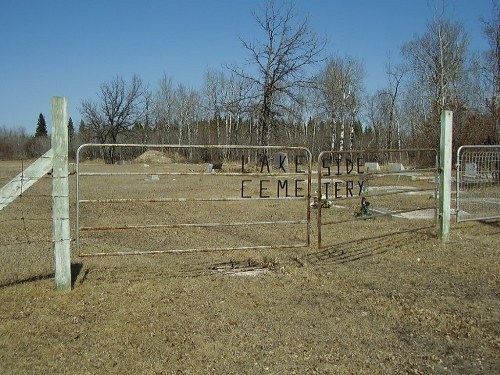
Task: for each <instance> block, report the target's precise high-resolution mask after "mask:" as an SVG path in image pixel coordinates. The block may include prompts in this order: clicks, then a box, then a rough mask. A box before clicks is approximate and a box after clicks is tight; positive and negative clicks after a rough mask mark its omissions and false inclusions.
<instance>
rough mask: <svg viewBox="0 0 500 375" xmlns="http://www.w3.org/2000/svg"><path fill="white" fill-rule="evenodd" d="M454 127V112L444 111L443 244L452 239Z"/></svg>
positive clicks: (441, 159) (441, 156) (441, 163)
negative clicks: (452, 149)
mask: <svg viewBox="0 0 500 375" xmlns="http://www.w3.org/2000/svg"><path fill="white" fill-rule="evenodd" d="M452 125H453V112H452V111H442V112H441V140H440V148H439V237H440V239H441V242H448V240H449V237H450V204H451V147H452Z"/></svg>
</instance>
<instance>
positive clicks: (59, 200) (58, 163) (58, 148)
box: [52, 97, 71, 292]
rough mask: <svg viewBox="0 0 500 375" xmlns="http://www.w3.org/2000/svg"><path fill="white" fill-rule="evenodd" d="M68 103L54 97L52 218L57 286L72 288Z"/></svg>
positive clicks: (66, 288)
mask: <svg viewBox="0 0 500 375" xmlns="http://www.w3.org/2000/svg"><path fill="white" fill-rule="evenodd" d="M67 107H68V103H67V101H66V98H64V97H53V98H52V149H53V150H54V156H53V171H52V221H53V243H54V266H55V282H56V290H58V291H61V292H65V291H69V290H71V251H70V244H71V240H70V226H69V186H68V114H67Z"/></svg>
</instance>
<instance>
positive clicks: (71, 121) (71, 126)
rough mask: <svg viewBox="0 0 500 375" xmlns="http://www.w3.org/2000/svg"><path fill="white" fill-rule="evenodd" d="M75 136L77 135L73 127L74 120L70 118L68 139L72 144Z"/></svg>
mask: <svg viewBox="0 0 500 375" xmlns="http://www.w3.org/2000/svg"><path fill="white" fill-rule="evenodd" d="M74 134H75V127H74V125H73V119H72V118H71V117H70V118H69V120H68V138H69V141H70V142H71V140H72V139H73V135H74Z"/></svg>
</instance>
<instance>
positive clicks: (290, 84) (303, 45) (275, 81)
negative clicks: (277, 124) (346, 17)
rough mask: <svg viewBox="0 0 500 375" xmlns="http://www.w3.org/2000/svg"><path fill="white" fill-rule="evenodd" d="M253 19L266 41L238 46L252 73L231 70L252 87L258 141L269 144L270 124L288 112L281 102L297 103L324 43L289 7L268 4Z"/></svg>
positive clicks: (243, 42) (235, 69)
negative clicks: (245, 55) (309, 69)
mask: <svg viewBox="0 0 500 375" xmlns="http://www.w3.org/2000/svg"><path fill="white" fill-rule="evenodd" d="M254 17H255V20H256V21H257V24H258V25H259V27H260V28H261V30H262V31H263V32H264V38H265V39H263V41H245V40H243V39H241V42H242V44H243V47H244V48H245V49H246V50H247V51H248V52H249V54H250V57H249V59H248V62H249V64H251V65H252V66H253V67H254V68H252V70H255V73H252V72H246V71H244V70H243V69H241V68H232V70H233V71H234V72H235V73H236V74H238V75H240V76H241V77H244V78H245V79H248V80H249V82H251V83H252V84H253V86H254V89H255V91H254V93H255V94H254V97H253V99H254V100H255V101H256V102H258V104H257V105H258V126H259V138H258V141H259V143H260V144H269V143H270V139H271V131H272V124H273V121H274V120H276V119H277V118H278V117H280V116H283V114H284V113H285V112H286V111H287V110H288V108H287V107H286V106H284V105H283V104H282V103H283V102H282V100H283V99H289V100H292V101H296V100H299V97H298V96H297V94H296V90H298V89H300V88H301V87H306V86H308V85H310V84H311V79H310V78H309V77H308V74H307V68H308V67H309V66H310V65H311V64H315V63H317V62H319V61H321V60H322V52H323V50H324V46H325V41H322V40H320V38H318V37H317V35H316V34H315V33H313V32H312V31H311V30H310V28H309V24H308V20H307V18H306V19H305V20H299V19H298V16H297V15H296V13H295V12H294V8H293V6H292V5H287V4H284V3H283V4H281V5H279V6H276V4H275V2H274V1H272V0H270V1H268V2H267V4H266V8H265V11H264V12H263V15H261V16H259V15H256V14H255V13H254Z"/></svg>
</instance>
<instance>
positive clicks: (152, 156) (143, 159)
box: [133, 150, 173, 164]
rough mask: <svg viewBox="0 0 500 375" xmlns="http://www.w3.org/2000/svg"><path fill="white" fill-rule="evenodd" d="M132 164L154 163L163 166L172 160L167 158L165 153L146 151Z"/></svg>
mask: <svg viewBox="0 0 500 375" xmlns="http://www.w3.org/2000/svg"><path fill="white" fill-rule="evenodd" d="M133 162H134V163H154V164H164V163H172V162H173V159H172V158H170V157H168V156H167V155H166V154H165V153H163V152H161V151H157V150H148V151H146V152H144V153H142V154H141V155H139V156H138V157H137V158H135V159H134V160H133Z"/></svg>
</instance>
